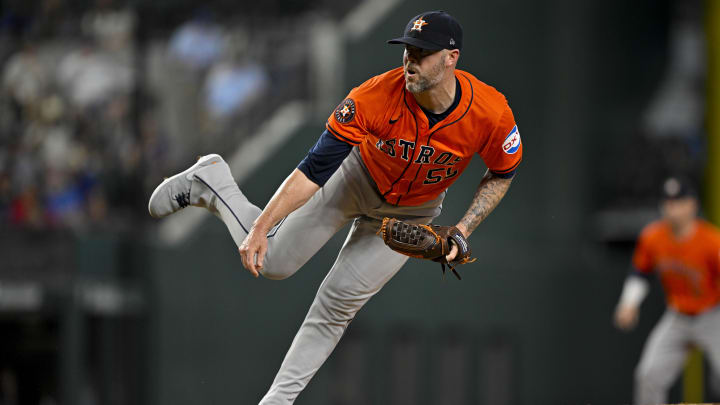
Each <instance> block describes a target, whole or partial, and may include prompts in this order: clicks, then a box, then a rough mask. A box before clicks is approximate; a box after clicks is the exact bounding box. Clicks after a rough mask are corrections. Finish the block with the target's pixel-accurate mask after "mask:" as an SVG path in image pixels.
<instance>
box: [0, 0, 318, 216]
mask: <svg viewBox="0 0 720 405" xmlns="http://www.w3.org/2000/svg"><path fill="white" fill-rule="evenodd" d="M31 3H34V2H31ZM87 3H88V4H87V5H83V6H82V7H78V5H77V4H75V3H72V4H70V3H68V2H64V1H62V0H44V1H41V2H37V4H35V5H34V6H28V5H27V4H26V3H23V2H20V3H19V4H20V6H18V7H8V8H6V9H5V11H4V12H3V14H2V16H1V17H0V62H1V63H0V73H1V80H2V85H1V87H0V226H3V227H4V226H6V225H10V226H14V227H27V228H34V229H48V228H69V229H75V230H83V229H88V228H93V227H107V226H110V227H118V226H126V225H132V224H135V223H137V222H138V221H142V220H144V218H145V217H146V216H145V215H143V214H144V213H145V208H144V206H145V203H146V197H147V195H146V194H147V193H148V192H149V191H151V190H152V187H154V186H155V185H156V184H157V183H158V182H159V181H161V180H162V177H163V176H164V175H167V174H168V173H172V172H173V171H174V170H176V169H177V168H179V167H182V166H183V165H187V162H188V159H191V158H192V157H194V156H195V155H198V154H202V153H207V152H208V151H209V150H212V151H216V152H225V151H227V150H228V149H230V148H233V147H235V146H236V145H237V143H238V142H239V139H240V138H241V137H242V136H244V135H245V134H247V133H248V132H250V131H252V129H253V127H254V126H256V125H258V124H259V123H260V122H261V118H262V116H264V115H266V114H265V112H267V111H269V110H271V109H273V108H276V107H277V105H278V104H279V103H281V102H283V101H287V100H288V99H292V98H296V97H301V96H302V94H305V93H307V92H306V91H305V89H303V88H302V85H300V84H298V83H302V82H303V80H298V75H303V74H305V70H304V69H303V68H302V65H303V63H305V58H304V56H303V48H302V32H300V33H298V32H297V31H298V30H299V28H298V27H297V26H295V27H293V25H292V24H287V23H285V21H287V20H288V19H289V17H286V16H283V15H280V16H278V17H274V18H276V19H278V21H272V22H268V21H267V20H262V21H238V20H237V18H238V17H237V16H226V15H222V16H220V15H219V13H218V12H217V11H216V10H213V9H212V8H210V7H201V8H195V9H193V10H192V11H191V12H188V13H187V15H185V16H180V17H177V16H175V20H174V21H173V20H171V21H170V22H169V23H168V22H165V24H166V25H167V24H169V25H170V26H169V27H164V29H158V28H157V27H159V26H162V24H160V22H159V21H155V20H147V18H146V21H145V25H146V26H145V27H143V26H142V18H140V17H141V13H140V10H137V9H133V8H132V7H129V6H127V5H126V4H125V3H124V2H121V1H114V0H94V1H92V0H91V1H88V2H87ZM151 18H152V16H151ZM240 18H241V17H240ZM282 19H285V20H282ZM277 26H282V28H281V29H278V28H277Z"/></svg>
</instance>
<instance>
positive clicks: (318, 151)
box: [297, 129, 353, 187]
mask: <svg viewBox="0 0 720 405" xmlns="http://www.w3.org/2000/svg"><path fill="white" fill-rule="evenodd" d="M352 148H353V146H352V145H350V144H349V143H347V142H343V141H341V140H339V139H337V138H336V137H334V136H333V135H332V134H330V133H329V132H328V131H327V129H326V130H325V132H323V133H322V135H320V139H318V141H317V143H315V146H313V147H312V148H310V151H309V152H308V154H307V156H305V159H303V160H302V162H300V164H299V165H298V167H297V168H298V169H299V170H300V171H301V172H303V173H305V176H307V178H308V179H310V180H311V181H312V182H313V183H315V184H317V185H318V186H320V187H322V186H324V185H325V183H326V182H327V181H328V179H330V176H332V175H333V173H335V170H337V168H338V167H340V164H342V162H343V160H345V158H346V157H347V155H349V154H350V151H351V150H352Z"/></svg>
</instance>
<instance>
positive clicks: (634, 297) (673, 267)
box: [615, 177, 720, 404]
mask: <svg viewBox="0 0 720 405" xmlns="http://www.w3.org/2000/svg"><path fill="white" fill-rule="evenodd" d="M660 208H661V211H662V219H660V220H658V221H656V222H653V223H651V224H649V225H647V226H646V227H645V229H644V230H643V231H642V233H641V234H640V238H639V239H638V242H637V246H636V248H635V253H634V255H633V270H632V272H631V273H630V275H628V277H627V279H626V281H625V285H624V288H623V291H622V295H621V297H620V301H619V302H618V305H617V308H616V311H615V324H616V325H617V327H618V328H620V329H622V330H630V329H632V328H633V327H634V326H635V325H636V323H637V320H638V313H639V308H640V304H641V303H642V301H643V299H644V298H645V296H646V295H647V292H648V288H649V282H648V278H649V277H650V276H651V275H652V274H658V275H659V277H660V280H661V281H662V285H663V288H664V290H665V296H666V300H667V305H668V308H667V311H666V312H665V314H664V315H663V317H662V319H661V320H660V322H659V323H658V324H657V325H656V326H655V328H654V329H653V331H652V333H651V334H650V337H649V339H648V341H647V342H646V344H645V348H644V350H643V353H642V357H641V359H640V363H639V364H638V366H637V368H636V370H635V404H660V403H666V402H667V393H668V390H669V389H670V387H671V386H672V384H673V382H674V381H675V379H676V378H677V377H678V375H679V373H680V371H681V370H682V368H683V366H684V364H685V360H686V357H687V354H688V351H689V349H690V347H691V345H696V346H698V347H700V348H701V349H702V350H703V351H704V352H705V353H706V354H707V356H708V359H709V361H710V364H711V367H712V368H713V369H714V370H715V373H713V374H714V375H718V373H717V372H718V371H720V305H719V303H720V231H718V229H717V228H716V227H715V226H713V225H712V224H710V223H708V222H707V221H704V220H702V219H700V218H698V198H697V195H696V194H695V191H694V189H693V188H692V186H691V185H690V184H689V183H688V182H687V181H685V180H683V179H680V178H674V177H673V178H670V179H668V180H666V181H665V183H664V186H663V199H662V202H661V207H660Z"/></svg>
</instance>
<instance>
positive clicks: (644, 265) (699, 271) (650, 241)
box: [633, 219, 720, 315]
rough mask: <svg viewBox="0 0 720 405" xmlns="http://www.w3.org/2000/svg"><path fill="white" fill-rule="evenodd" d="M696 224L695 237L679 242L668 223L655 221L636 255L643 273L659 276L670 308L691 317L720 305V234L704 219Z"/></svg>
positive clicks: (642, 240)
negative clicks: (653, 273)
mask: <svg viewBox="0 0 720 405" xmlns="http://www.w3.org/2000/svg"><path fill="white" fill-rule="evenodd" d="M695 225H696V226H695V231H694V232H693V234H692V235H691V236H689V237H687V238H686V239H684V240H677V239H676V238H675V236H674V235H673V233H672V230H671V229H670V225H669V224H668V223H667V222H665V221H657V222H653V223H651V224H649V225H648V226H646V227H645V229H644V230H643V232H642V234H641V235H640V238H639V240H638V243H637V247H636V248H635V254H634V256H633V265H634V266H635V267H636V268H637V269H638V270H639V271H640V272H643V273H651V272H653V271H654V272H657V273H658V274H659V276H660V279H661V281H662V284H663V287H664V289H665V295H666V299H667V302H668V305H669V306H670V307H672V308H674V309H675V310H677V311H679V312H682V313H685V314H690V315H695V314H698V313H700V312H703V311H704V310H706V309H708V308H710V307H713V306H715V305H716V304H717V303H718V302H720V232H718V230H717V228H715V227H714V226H713V225H711V224H710V223H708V222H706V221H703V220H699V219H698V220H696V223H695Z"/></svg>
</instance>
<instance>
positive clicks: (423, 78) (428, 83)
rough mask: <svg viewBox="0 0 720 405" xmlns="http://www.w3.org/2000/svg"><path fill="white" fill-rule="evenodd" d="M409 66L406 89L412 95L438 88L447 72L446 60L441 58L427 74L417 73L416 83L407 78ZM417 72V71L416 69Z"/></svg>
mask: <svg viewBox="0 0 720 405" xmlns="http://www.w3.org/2000/svg"><path fill="white" fill-rule="evenodd" d="M407 70H408V68H407V66H406V67H405V73H406V75H405V88H406V89H407V90H408V91H409V92H410V93H422V92H424V91H427V90H430V89H432V88H433V87H435V86H437V85H438V83H440V81H441V80H442V77H443V71H444V70H445V58H441V59H440V60H439V61H438V63H437V64H436V65H435V66H432V67H431V68H430V69H429V71H428V72H427V73H424V74H421V73H419V72H418V73H416V74H415V75H414V76H415V78H414V81H413V82H410V80H409V78H408V77H407ZM415 71H416V72H417V69H415Z"/></svg>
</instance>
